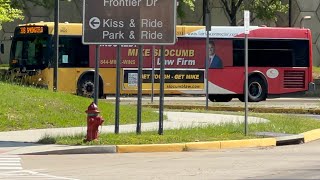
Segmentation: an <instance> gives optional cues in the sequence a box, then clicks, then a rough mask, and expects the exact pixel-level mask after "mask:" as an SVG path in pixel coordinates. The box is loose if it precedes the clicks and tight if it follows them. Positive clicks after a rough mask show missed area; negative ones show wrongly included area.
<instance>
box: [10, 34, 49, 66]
mask: <svg viewBox="0 0 320 180" xmlns="http://www.w3.org/2000/svg"><path fill="white" fill-rule="evenodd" d="M48 39H49V36H27V37H26V36H20V37H15V38H14V39H13V41H12V48H11V58H10V59H11V61H10V68H25V69H26V70H34V69H41V70H42V69H44V68H46V66H47V65H48V48H47V47H48V43H49V42H48Z"/></svg>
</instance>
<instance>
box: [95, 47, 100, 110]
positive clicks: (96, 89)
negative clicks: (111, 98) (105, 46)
mask: <svg viewBox="0 0 320 180" xmlns="http://www.w3.org/2000/svg"><path fill="white" fill-rule="evenodd" d="M99 59H100V45H96V66H95V70H94V101H93V102H94V103H95V104H96V105H97V106H98V98H99Z"/></svg>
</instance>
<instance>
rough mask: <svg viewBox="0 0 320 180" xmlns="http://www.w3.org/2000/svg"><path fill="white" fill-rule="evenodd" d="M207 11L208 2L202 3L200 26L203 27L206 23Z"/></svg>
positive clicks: (204, 0)
mask: <svg viewBox="0 0 320 180" xmlns="http://www.w3.org/2000/svg"><path fill="white" fill-rule="evenodd" d="M207 9H208V0H203V1H202V17H203V18H202V24H203V25H204V26H205V25H206V23H207V19H208V17H207Z"/></svg>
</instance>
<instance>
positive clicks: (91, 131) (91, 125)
mask: <svg viewBox="0 0 320 180" xmlns="http://www.w3.org/2000/svg"><path fill="white" fill-rule="evenodd" d="M86 113H87V138H86V141H92V140H97V139H98V128H99V126H100V125H102V123H103V122H104V120H103V119H102V117H101V116H100V115H99V113H100V111H99V110H98V107H97V105H96V104H95V103H93V102H92V103H91V104H90V105H89V107H88V109H87V110H86Z"/></svg>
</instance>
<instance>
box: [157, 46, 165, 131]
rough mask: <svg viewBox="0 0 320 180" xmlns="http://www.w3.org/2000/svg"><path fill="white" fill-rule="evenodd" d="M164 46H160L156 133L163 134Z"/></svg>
mask: <svg viewBox="0 0 320 180" xmlns="http://www.w3.org/2000/svg"><path fill="white" fill-rule="evenodd" d="M164 56H165V54H164V46H161V57H160V97H159V103H160V104H159V130H158V134H159V135H163V105H164V82H165V71H164V68H165V60H164Z"/></svg>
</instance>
